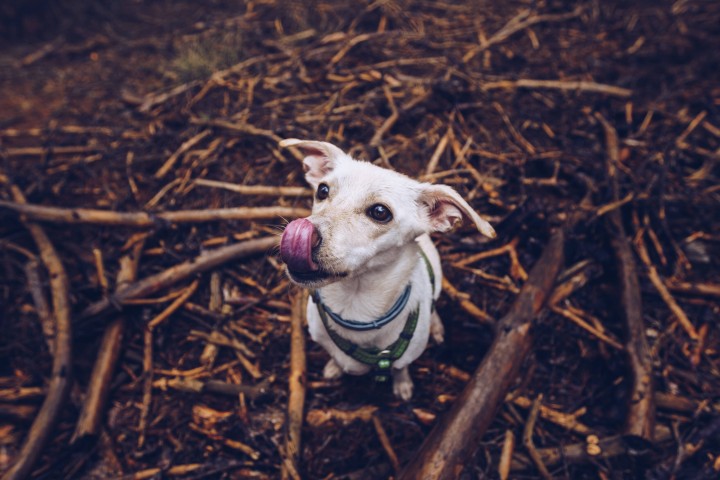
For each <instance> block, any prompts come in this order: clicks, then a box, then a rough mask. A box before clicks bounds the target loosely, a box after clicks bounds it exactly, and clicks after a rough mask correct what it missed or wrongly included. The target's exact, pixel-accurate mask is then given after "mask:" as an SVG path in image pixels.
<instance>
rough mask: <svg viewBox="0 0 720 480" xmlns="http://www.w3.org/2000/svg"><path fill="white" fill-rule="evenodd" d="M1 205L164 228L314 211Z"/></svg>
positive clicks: (34, 213)
mask: <svg viewBox="0 0 720 480" xmlns="http://www.w3.org/2000/svg"><path fill="white" fill-rule="evenodd" d="M0 207H5V208H8V209H10V210H13V211H15V212H16V213H19V214H22V215H26V216H27V217H28V218H29V219H31V220H37V221H44V222H54V223H67V224H87V225H111V226H124V227H137V228H149V227H160V226H163V224H164V223H201V222H216V221H223V220H256V219H264V218H277V217H286V218H293V217H307V216H308V215H310V211H309V210H308V209H306V208H296V207H236V208H218V209H208V210H179V211H175V212H160V213H155V214H153V213H146V212H127V213H120V212H112V211H109V210H94V209H89V208H60V207H47V206H44V205H24V204H20V203H17V202H8V201H7V200H0Z"/></svg>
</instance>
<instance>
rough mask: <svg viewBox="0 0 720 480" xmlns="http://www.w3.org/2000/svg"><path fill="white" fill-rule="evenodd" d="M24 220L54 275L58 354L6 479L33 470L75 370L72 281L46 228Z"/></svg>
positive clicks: (14, 190) (17, 194) (20, 197)
mask: <svg viewBox="0 0 720 480" xmlns="http://www.w3.org/2000/svg"><path fill="white" fill-rule="evenodd" d="M10 190H11V192H12V195H13V198H14V199H15V201H16V202H17V203H18V204H22V203H24V202H25V196H24V195H23V194H22V192H21V191H20V189H19V188H17V187H16V186H14V185H11V186H10ZM23 221H24V220H23ZM24 223H25V226H26V227H27V229H28V230H29V231H30V234H31V235H32V237H33V240H35V243H36V244H37V247H38V250H39V251H40V259H41V260H42V262H43V264H44V265H45V268H46V269H47V272H48V276H49V278H50V290H51V295H52V305H53V312H54V314H55V322H56V324H55V353H54V355H53V365H52V373H51V376H50V382H49V384H48V391H47V396H46V397H45V401H44V402H43V404H42V407H40V411H39V412H38V414H37V416H36V417H35V420H34V421H33V424H32V426H31V427H30V431H29V432H28V434H27V437H26V438H25V441H24V443H23V445H22V447H21V448H20V451H19V452H18V454H17V456H16V460H15V463H14V464H13V465H12V466H11V467H10V469H9V470H8V471H6V472H5V474H4V475H3V477H2V480H17V479H21V478H25V477H27V476H28V475H29V474H30V472H31V471H32V469H33V467H34V466H35V462H36V461H37V460H38V458H39V457H40V453H41V452H42V450H43V447H44V446H45V444H46V443H47V440H48V437H49V435H50V432H51V430H52V428H53V425H54V424H55V421H56V420H57V417H58V416H59V414H60V412H61V411H62V408H63V405H64V404H65V400H66V399H67V393H68V391H69V387H70V374H71V371H72V330H71V323H70V304H69V296H68V292H69V282H68V278H67V275H66V273H65V268H64V267H63V265H62V262H61V261H60V257H59V256H58V254H57V251H56V250H55V247H53V245H52V243H51V242H50V239H49V238H48V236H47V234H46V233H45V231H44V230H43V229H42V227H40V226H39V225H36V224H35V223H31V222H27V221H24Z"/></svg>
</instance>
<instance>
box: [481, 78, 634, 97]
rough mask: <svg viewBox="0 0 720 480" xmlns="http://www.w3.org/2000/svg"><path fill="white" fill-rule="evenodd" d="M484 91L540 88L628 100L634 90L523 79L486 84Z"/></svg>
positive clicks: (602, 85)
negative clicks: (598, 94)
mask: <svg viewBox="0 0 720 480" xmlns="http://www.w3.org/2000/svg"><path fill="white" fill-rule="evenodd" d="M481 88H482V89H483V90H496V89H513V88H538V89H552V90H567V91H573V92H588V93H603V94H605V95H611V96H614V97H622V98H627V97H630V96H631V95H632V90H630V89H627V88H622V87H616V86H614V85H606V84H604V83H595V82H586V81H582V80H581V81H572V80H536V79H531V78H521V79H518V80H500V81H498V82H486V83H483V84H482V85H481Z"/></svg>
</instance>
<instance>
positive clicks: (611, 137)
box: [595, 113, 655, 441]
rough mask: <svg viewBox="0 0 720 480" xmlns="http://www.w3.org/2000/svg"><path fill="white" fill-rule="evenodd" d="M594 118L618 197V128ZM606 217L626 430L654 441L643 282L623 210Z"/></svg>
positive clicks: (599, 116) (615, 198) (612, 185)
mask: <svg viewBox="0 0 720 480" xmlns="http://www.w3.org/2000/svg"><path fill="white" fill-rule="evenodd" d="M595 118H597V119H598V121H599V122H600V123H601V125H602V126H603V130H604V131H605V143H606V150H607V171H608V177H609V179H610V182H611V188H612V196H613V198H612V199H613V200H614V201H617V200H618V199H619V198H620V187H619V181H618V176H617V171H618V167H619V166H620V150H619V141H618V135H617V131H616V130H615V128H614V127H613V126H612V125H611V124H610V122H608V121H607V120H606V119H605V117H603V116H602V115H601V114H600V113H597V114H596V115H595ZM606 218H607V222H606V224H607V226H608V229H609V231H610V242H611V244H612V248H613V250H614V252H615V257H616V259H617V264H618V273H619V275H620V287H621V292H620V301H621V303H622V306H623V310H624V312H625V325H626V330H627V340H626V342H625V349H626V351H627V354H628V359H629V361H630V369H631V373H632V386H631V394H630V406H629V408H628V413H627V418H626V419H625V420H626V425H625V432H626V433H628V434H630V435H637V436H639V437H642V438H644V439H647V440H649V441H652V439H653V431H654V425H655V401H654V397H653V391H654V386H653V368H652V357H651V355H650V349H649V348H648V345H647V341H646V340H645V325H644V324H643V316H642V299H641V296H640V284H639V282H638V277H637V271H636V268H635V261H634V259H633V256H632V250H631V249H630V244H629V242H628V240H627V236H626V234H625V227H623V223H622V216H621V215H620V211H619V210H613V211H612V212H610V213H608V215H607V217H606Z"/></svg>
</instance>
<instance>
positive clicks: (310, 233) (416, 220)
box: [280, 139, 495, 287]
mask: <svg viewBox="0 0 720 480" xmlns="http://www.w3.org/2000/svg"><path fill="white" fill-rule="evenodd" d="M280 146H282V147H297V148H298V149H300V151H302V153H303V154H304V155H305V159H304V161H303V164H304V167H305V179H306V180H307V182H308V183H309V184H310V185H311V186H312V187H313V189H314V191H315V200H314V204H313V209H312V215H311V216H309V217H307V218H302V219H299V220H295V221H293V222H291V223H290V224H288V226H287V227H286V228H285V231H284V233H283V236H282V240H281V243H280V255H281V257H282V259H283V261H284V262H285V264H286V266H287V271H288V274H289V276H290V279H291V280H293V281H294V282H295V283H298V284H301V285H303V286H306V287H320V286H323V285H327V284H329V283H332V282H334V281H337V280H339V279H341V278H343V277H349V276H354V275H359V274H362V273H363V272H365V271H368V270H372V269H374V268H377V267H379V266H383V265H387V264H388V263H390V262H392V261H393V258H396V257H397V255H398V253H399V251H400V249H401V248H403V247H404V246H405V245H407V244H408V243H410V242H413V241H415V239H416V238H417V237H419V236H420V235H422V234H423V233H432V232H447V231H449V230H451V229H452V228H453V227H454V226H455V224H456V223H457V222H460V221H462V220H463V218H467V219H470V220H471V221H472V222H473V223H474V224H475V225H476V226H477V228H478V230H479V231H480V232H481V233H483V234H484V235H487V236H489V237H494V236H495V231H494V230H493V228H492V227H491V226H490V224H489V223H488V222H486V221H485V220H483V219H482V218H480V216H479V215H478V214H477V213H476V212H475V211H474V210H473V209H472V208H471V207H470V205H468V204H467V202H466V201H465V200H463V199H462V197H460V195H459V194H458V193H457V192H456V191H455V190H453V189H452V188H450V187H448V186H446V185H431V184H429V183H420V182H418V181H415V180H413V179H411V178H409V177H407V176H405V175H403V174H400V173H397V172H394V171H392V170H387V169H384V168H381V167H378V166H376V165H373V164H371V163H368V162H361V161H357V160H354V159H352V158H351V157H350V156H349V155H348V154H346V153H345V152H343V151H342V150H340V149H339V148H338V147H336V146H335V145H332V144H330V143H326V142H316V141H309V140H297V139H288V140H283V141H282V142H281V143H280Z"/></svg>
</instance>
